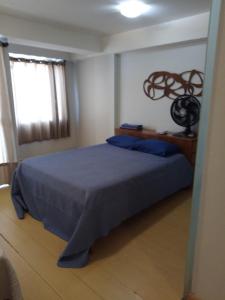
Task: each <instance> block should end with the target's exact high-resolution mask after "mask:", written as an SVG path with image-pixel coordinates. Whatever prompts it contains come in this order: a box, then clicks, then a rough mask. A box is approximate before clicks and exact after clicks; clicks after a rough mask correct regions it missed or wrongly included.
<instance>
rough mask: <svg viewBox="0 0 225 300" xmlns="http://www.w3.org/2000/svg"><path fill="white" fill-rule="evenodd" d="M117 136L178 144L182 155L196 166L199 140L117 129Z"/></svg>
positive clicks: (145, 131) (146, 131)
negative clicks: (129, 136)
mask: <svg viewBox="0 0 225 300" xmlns="http://www.w3.org/2000/svg"><path fill="white" fill-rule="evenodd" d="M115 134H116V135H131V136H136V137H139V138H142V139H154V138H155V139H159V140H163V141H167V142H170V143H173V144H176V145H177V146H179V147H180V149H181V151H182V153H183V154H184V155H185V156H186V157H187V159H188V160H189V162H190V163H191V164H192V165H194V164H195V156H196V147H197V138H185V137H177V136H174V135H170V134H159V133H157V132H156V131H154V130H150V129H149V130H147V129H144V130H130V129H122V128H115Z"/></svg>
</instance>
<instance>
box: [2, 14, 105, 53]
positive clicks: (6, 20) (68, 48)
mask: <svg viewBox="0 0 225 300" xmlns="http://www.w3.org/2000/svg"><path fill="white" fill-rule="evenodd" d="M0 34H1V35H4V36H6V37H7V38H8V41H9V42H10V43H13V44H20V45H25V46H33V47H40V48H45V49H53V50H57V51H64V52H69V53H78V54H81V55H84V54H89V53H93V52H94V53H97V52H101V36H100V35H97V34H94V33H88V32H84V31H75V30H68V29H65V28H63V27H60V26H53V25H51V24H45V23H40V22H37V21H30V20H26V19H23V18H20V17H12V16H9V15H4V14H0Z"/></svg>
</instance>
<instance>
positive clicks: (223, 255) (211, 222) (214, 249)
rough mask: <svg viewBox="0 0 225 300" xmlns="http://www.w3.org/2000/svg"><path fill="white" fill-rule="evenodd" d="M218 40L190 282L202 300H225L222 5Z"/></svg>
mask: <svg viewBox="0 0 225 300" xmlns="http://www.w3.org/2000/svg"><path fill="white" fill-rule="evenodd" d="M218 40H219V45H218V52H217V62H216V72H215V77H214V89H213V99H212V109H211V112H210V124H209V135H208V145H207V162H206V165H205V171H204V182H203V193H202V197H201V211H200V219H199V227H198V238H197V245H196V256H195V263H194V276H193V282H192V290H193V292H194V293H195V294H196V295H197V296H198V297H199V298H200V299H202V300H224V299H225V133H224V129H225V92H224V91H225V90H224V87H225V1H223V7H222V21H221V24H220V32H219V39H218Z"/></svg>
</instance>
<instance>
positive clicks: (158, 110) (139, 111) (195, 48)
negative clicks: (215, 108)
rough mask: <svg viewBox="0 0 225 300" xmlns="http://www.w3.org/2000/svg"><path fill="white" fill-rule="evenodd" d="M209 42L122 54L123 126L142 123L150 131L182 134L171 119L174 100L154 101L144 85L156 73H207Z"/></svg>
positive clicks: (121, 108) (121, 111) (120, 120)
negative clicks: (124, 124)
mask: <svg viewBox="0 0 225 300" xmlns="http://www.w3.org/2000/svg"><path fill="white" fill-rule="evenodd" d="M205 53H206V42H199V43H195V44H187V45H182V44H180V45H172V46H164V47H157V48H151V49H144V50H137V51H132V52H126V53H123V54H121V58H120V69H119V73H120V74H119V75H120V93H119V98H120V99H119V103H120V104H119V107H118V114H119V122H120V123H124V122H129V123H142V124H143V125H144V126H145V127H146V128H152V129H156V130H170V131H180V130H181V129H182V128H181V127H179V126H178V125H176V124H175V123H174V122H173V120H172V118H171V116H170V106H171V104H172V100H169V99H165V98H164V99H162V100H157V101H152V100H150V99H149V98H148V97H147V96H146V95H145V94H144V91H143V82H144V80H145V79H147V78H148V76H149V75H150V74H151V73H152V72H155V71H169V72H175V73H176V72H178V73H181V72H184V71H187V70H192V69H197V70H199V71H204V66H205Z"/></svg>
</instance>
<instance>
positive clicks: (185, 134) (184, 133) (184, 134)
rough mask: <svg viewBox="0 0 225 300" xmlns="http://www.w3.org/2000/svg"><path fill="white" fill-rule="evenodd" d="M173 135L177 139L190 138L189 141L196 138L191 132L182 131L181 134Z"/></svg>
mask: <svg viewBox="0 0 225 300" xmlns="http://www.w3.org/2000/svg"><path fill="white" fill-rule="evenodd" d="M173 135H174V136H177V137H184V138H190V139H191V138H195V137H197V134H196V133H195V132H193V131H191V132H188V133H187V132H186V131H182V132H177V133H174V134H173Z"/></svg>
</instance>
